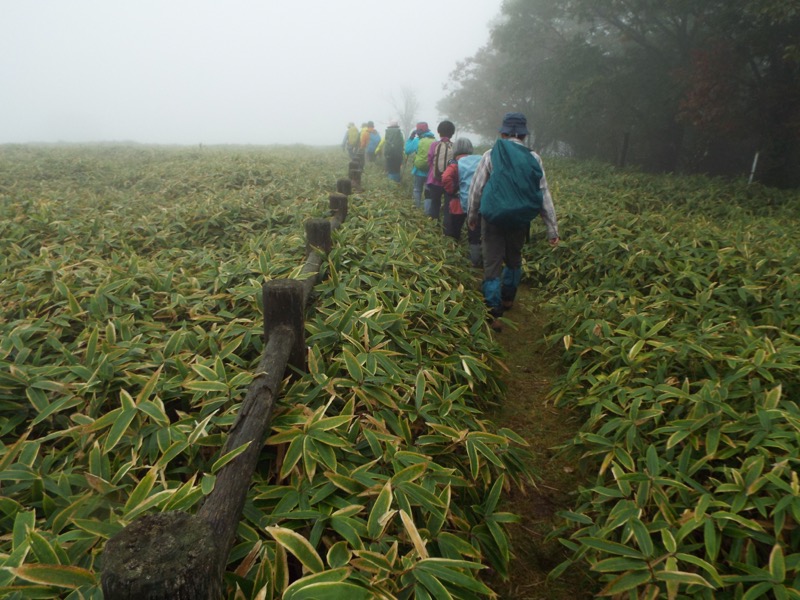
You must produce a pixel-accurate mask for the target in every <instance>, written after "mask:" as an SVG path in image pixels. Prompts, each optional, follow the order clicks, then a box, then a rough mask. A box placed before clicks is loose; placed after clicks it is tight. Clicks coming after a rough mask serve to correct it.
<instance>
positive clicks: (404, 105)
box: [391, 86, 419, 134]
mask: <svg viewBox="0 0 800 600" xmlns="http://www.w3.org/2000/svg"><path fill="white" fill-rule="evenodd" d="M391 103H392V109H394V112H395V114H397V120H398V122H399V124H400V129H401V130H402V131H403V132H404V133H406V134H408V132H410V131H411V130H412V129H413V128H414V126H415V125H416V122H417V111H418V110H419V100H418V99H417V94H416V92H414V90H413V89H411V88H410V87H408V86H402V87H401V88H400V98H399V99H398V98H395V97H394V96H392V97H391Z"/></svg>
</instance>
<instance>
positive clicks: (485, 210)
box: [467, 113, 559, 331]
mask: <svg viewBox="0 0 800 600" xmlns="http://www.w3.org/2000/svg"><path fill="white" fill-rule="evenodd" d="M499 133H500V138H499V139H498V140H496V142H495V145H494V147H493V148H492V149H491V150H488V151H487V152H485V153H484V155H483V156H482V157H481V160H480V162H479V163H478V167H477V169H476V170H475V175H474V176H473V178H472V185H471V186H470V189H469V212H468V215H467V224H468V225H469V228H470V229H471V230H474V229H476V228H477V227H478V219H479V218H480V220H481V234H482V250H483V297H484V300H485V302H486V305H487V306H488V308H489V311H490V314H491V317H492V318H493V320H492V322H491V327H492V329H494V330H495V331H502V329H503V325H502V323H501V322H500V320H499V318H500V317H501V316H502V315H503V312H504V311H506V310H509V309H511V307H512V306H513V305H514V297H515V296H516V293H517V287H518V286H519V282H520V278H521V276H522V246H523V244H524V243H525V239H526V237H527V236H528V232H529V229H530V222H531V220H532V219H533V218H534V217H535V216H536V215H537V214H539V215H541V217H542V219H543V220H544V222H545V225H546V227H547V239H548V240H549V241H550V244H551V245H552V246H555V245H556V244H558V239H559V238H558V222H557V220H556V211H555V208H554V206H553V198H552V196H551V195H550V190H549V189H548V187H547V179H546V178H545V175H544V169H543V167H542V159H541V157H540V156H539V155H538V154H536V152H533V151H532V150H529V149H528V148H527V147H525V145H524V144H523V142H524V140H525V138H526V137H527V135H528V122H527V119H526V118H525V115H523V114H522V113H506V115H505V116H504V117H503V124H502V125H501V127H500V129H499ZM493 175H494V176H493ZM501 276H502V281H501Z"/></svg>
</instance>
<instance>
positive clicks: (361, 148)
mask: <svg viewBox="0 0 800 600" xmlns="http://www.w3.org/2000/svg"><path fill="white" fill-rule="evenodd" d="M367 144H369V127H368V124H367V123H362V124H361V129H360V131H359V132H358V150H357V151H356V160H357V161H358V162H359V163H361V167H362V168H363V167H364V163H365V162H366V156H367Z"/></svg>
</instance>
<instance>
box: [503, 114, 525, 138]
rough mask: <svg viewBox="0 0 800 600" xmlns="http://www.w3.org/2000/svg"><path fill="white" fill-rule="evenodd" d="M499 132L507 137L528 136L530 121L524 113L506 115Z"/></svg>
mask: <svg viewBox="0 0 800 600" xmlns="http://www.w3.org/2000/svg"><path fill="white" fill-rule="evenodd" d="M499 131H500V133H504V134H506V135H528V119H526V118H525V115H523V114H522V113H518V112H510V113H506V114H505V116H504V117H503V125H502V126H501V127H500V129H499Z"/></svg>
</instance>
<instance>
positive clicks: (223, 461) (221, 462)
mask: <svg viewBox="0 0 800 600" xmlns="http://www.w3.org/2000/svg"><path fill="white" fill-rule="evenodd" d="M249 447H250V442H247V443H245V444H242V445H241V446H239V447H238V448H234V449H233V450H231V451H230V452H226V453H225V454H224V455H223V456H220V457H219V458H218V459H217V460H215V461H214V464H213V465H211V473H212V474H216V473H217V472H218V471H219V470H220V469H221V468H222V467H224V466H225V465H227V464H228V463H229V462H231V461H232V460H233V459H234V458H236V457H237V456H239V455H240V454H241V453H242V452H244V451H245V450H247V449H248V448H249Z"/></svg>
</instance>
